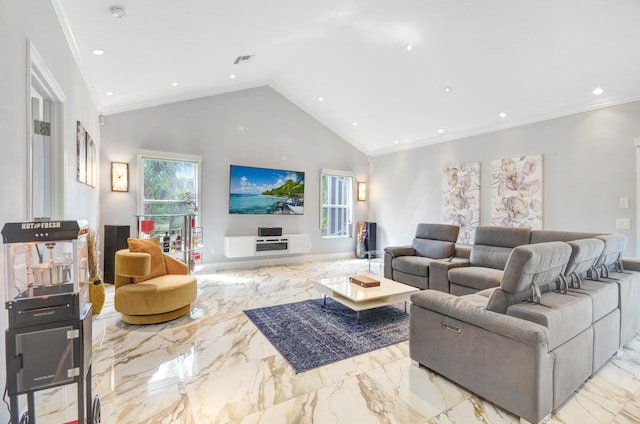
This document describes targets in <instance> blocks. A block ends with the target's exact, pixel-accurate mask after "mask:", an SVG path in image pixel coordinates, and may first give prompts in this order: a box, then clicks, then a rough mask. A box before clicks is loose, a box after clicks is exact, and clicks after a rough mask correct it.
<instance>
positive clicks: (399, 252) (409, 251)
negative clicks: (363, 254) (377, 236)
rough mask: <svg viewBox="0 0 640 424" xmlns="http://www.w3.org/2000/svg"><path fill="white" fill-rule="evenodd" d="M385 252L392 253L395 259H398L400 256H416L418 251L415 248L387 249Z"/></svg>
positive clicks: (394, 247) (396, 247)
mask: <svg viewBox="0 0 640 424" xmlns="http://www.w3.org/2000/svg"><path fill="white" fill-rule="evenodd" d="M384 252H385V253H390V254H391V257H393V258H397V257H398V256H416V249H414V248H413V246H391V247H385V248H384Z"/></svg>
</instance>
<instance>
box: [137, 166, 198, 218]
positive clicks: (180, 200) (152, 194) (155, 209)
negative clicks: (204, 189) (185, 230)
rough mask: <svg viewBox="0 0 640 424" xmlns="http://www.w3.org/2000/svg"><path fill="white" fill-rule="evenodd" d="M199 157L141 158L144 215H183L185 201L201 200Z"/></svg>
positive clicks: (142, 211) (141, 211) (140, 209)
mask: <svg viewBox="0 0 640 424" xmlns="http://www.w3.org/2000/svg"><path fill="white" fill-rule="evenodd" d="M200 163H201V159H200V157H199V156H191V155H173V154H171V153H143V154H141V155H139V156H138V169H139V170H140V171H139V172H140V188H141V190H140V206H139V208H138V209H139V211H140V213H141V214H181V213H185V212H187V205H186V203H185V200H192V201H195V203H196V205H197V206H199V199H200Z"/></svg>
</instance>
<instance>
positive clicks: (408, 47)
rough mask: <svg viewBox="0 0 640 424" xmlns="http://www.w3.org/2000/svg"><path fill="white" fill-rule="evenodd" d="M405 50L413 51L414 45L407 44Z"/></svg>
mask: <svg viewBox="0 0 640 424" xmlns="http://www.w3.org/2000/svg"><path fill="white" fill-rule="evenodd" d="M404 48H405V49H406V50H407V51H408V52H410V51H411V50H413V44H407V45H406V46H404Z"/></svg>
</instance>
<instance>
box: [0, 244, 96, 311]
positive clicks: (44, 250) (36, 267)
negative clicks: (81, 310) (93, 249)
mask: <svg viewBox="0 0 640 424" xmlns="http://www.w3.org/2000/svg"><path fill="white" fill-rule="evenodd" d="M51 238H55V237H49V238H48V239H46V240H41V241H29V242H16V243H11V242H9V243H8V244H6V245H5V250H6V254H7V267H6V270H7V278H6V283H7V284H6V289H7V292H6V299H7V301H11V300H13V301H17V302H20V301H22V300H26V299H32V298H42V297H49V296H56V295H64V294H73V293H80V292H81V291H85V292H86V291H87V290H82V289H83V287H84V286H85V285H86V283H87V281H88V250H87V247H88V244H87V234H86V233H82V232H81V233H80V234H79V235H78V236H77V239H71V240H51ZM82 297H84V296H81V298H82ZM83 303H85V302H82V299H81V306H82V304H83Z"/></svg>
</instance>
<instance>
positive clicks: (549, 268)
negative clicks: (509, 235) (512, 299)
mask: <svg viewBox="0 0 640 424" xmlns="http://www.w3.org/2000/svg"><path fill="white" fill-rule="evenodd" d="M570 256H571V247H569V245H568V244H566V243H563V242H559V241H556V242H549V243H540V244H530V245H525V246H518V247H516V248H515V249H513V251H512V252H511V256H510V257H509V261H508V262H507V266H506V267H505V270H504V275H503V277H502V281H501V283H500V288H501V289H502V290H504V291H506V292H507V293H518V292H522V291H525V290H529V288H530V286H531V283H536V284H537V285H538V286H539V287H542V286H547V285H548V284H551V283H555V281H556V280H557V279H558V276H559V275H560V274H561V273H562V272H563V271H564V268H565V266H566V265H567V261H568V260H569V257H570Z"/></svg>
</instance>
